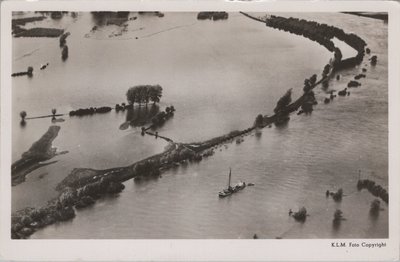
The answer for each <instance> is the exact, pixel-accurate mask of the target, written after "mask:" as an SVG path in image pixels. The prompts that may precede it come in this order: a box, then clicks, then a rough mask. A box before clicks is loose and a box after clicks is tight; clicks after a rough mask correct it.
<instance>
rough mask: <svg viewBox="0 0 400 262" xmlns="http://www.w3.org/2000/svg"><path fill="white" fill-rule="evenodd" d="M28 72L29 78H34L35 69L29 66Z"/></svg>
mask: <svg viewBox="0 0 400 262" xmlns="http://www.w3.org/2000/svg"><path fill="white" fill-rule="evenodd" d="M26 72H27V73H28V76H32V75H33V67H31V66H29V67H28V69H27V70H26Z"/></svg>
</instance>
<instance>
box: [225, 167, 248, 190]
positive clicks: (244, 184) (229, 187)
mask: <svg viewBox="0 0 400 262" xmlns="http://www.w3.org/2000/svg"><path fill="white" fill-rule="evenodd" d="M231 176H232V169H231V168H229V179H228V187H227V188H225V189H223V190H222V191H220V192H219V193H218V195H219V197H226V196H230V195H232V194H233V193H236V192H238V191H239V190H242V189H243V188H245V187H246V183H245V182H239V183H237V184H236V185H234V186H233V187H232V186H231Z"/></svg>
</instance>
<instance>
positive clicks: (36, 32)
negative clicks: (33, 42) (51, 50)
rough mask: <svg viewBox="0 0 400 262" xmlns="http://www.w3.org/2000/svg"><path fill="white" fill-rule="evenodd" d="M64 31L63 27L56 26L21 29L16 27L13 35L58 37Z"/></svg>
mask: <svg viewBox="0 0 400 262" xmlns="http://www.w3.org/2000/svg"><path fill="white" fill-rule="evenodd" d="M63 33H64V30H63V29H57V28H40V27H38V28H31V29H23V28H18V30H16V31H15V34H14V36H15V37H59V36H60V35H62V34H63Z"/></svg>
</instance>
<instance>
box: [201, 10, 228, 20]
mask: <svg viewBox="0 0 400 262" xmlns="http://www.w3.org/2000/svg"><path fill="white" fill-rule="evenodd" d="M228 17H229V15H228V13H227V12H200V13H198V14H197V19H198V20H206V19H210V20H214V21H216V20H226V19H228Z"/></svg>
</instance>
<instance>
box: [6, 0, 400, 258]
mask: <svg viewBox="0 0 400 262" xmlns="http://www.w3.org/2000/svg"><path fill="white" fill-rule="evenodd" d="M39 2H40V1H39ZM42 3H43V2H42ZM392 4H393V3H392ZM30 6H31V7H32V8H29V9H28V8H14V9H12V10H11V9H10V8H8V9H7V11H9V10H11V11H10V15H9V16H7V17H8V18H7V21H6V23H7V26H8V27H11V28H7V31H4V30H3V28H4V27H3V26H4V25H3V22H4V20H5V19H4V17H3V15H2V32H1V34H2V40H4V39H3V37H4V38H5V37H7V38H8V39H9V42H8V44H9V45H10V46H9V47H10V48H7V49H8V51H7V52H9V59H8V60H7V63H8V62H10V63H9V64H8V65H7V64H6V65H7V69H4V68H3V67H2V78H7V81H8V82H7V86H4V82H2V86H1V89H2V110H1V114H2V116H1V120H2V125H1V135H2V144H1V146H2V164H1V168H2V173H1V177H2V188H8V190H9V191H8V192H9V199H8V200H7V202H8V204H7V206H6V207H9V208H7V209H9V210H7V212H6V214H7V216H6V217H5V214H4V212H2V213H3V214H2V220H4V219H5V220H7V222H6V224H7V225H8V226H9V227H8V228H6V229H5V232H2V234H5V235H6V238H7V239H9V240H11V242H12V243H16V244H19V243H24V242H26V241H28V243H30V242H35V241H40V240H52V241H54V240H64V241H68V240H87V241H91V240H107V239H108V240H247V241H246V243H248V244H249V245H251V243H257V241H263V240H269V241H271V242H273V243H282V242H280V241H285V240H297V241H299V242H301V241H306V240H329V242H326V243H327V244H326V248H331V249H333V248H334V247H335V246H336V247H338V248H340V247H342V248H352V244H353V245H359V246H358V247H353V248H354V249H356V248H359V249H360V250H359V251H357V252H360V251H361V249H363V250H382V249H384V248H385V247H387V246H389V244H388V243H389V242H390V241H391V239H397V240H398V232H397V231H398V228H397V226H396V227H393V228H392V224H391V223H393V222H395V221H393V220H392V221H391V211H393V212H394V213H396V215H397V216H398V203H396V204H395V205H392V204H389V203H392V201H398V191H392V187H396V188H397V189H398V178H396V179H393V180H392V178H391V176H392V175H394V173H393V174H392V172H397V173H398V170H397V171H396V170H393V169H392V168H389V167H390V165H391V164H392V163H391V161H394V162H396V161H398V155H397V156H395V158H394V159H391V157H393V156H391V153H390V150H389V149H390V147H391V146H395V144H391V142H390V139H389V138H390V134H391V133H392V132H393V131H392V129H391V128H390V118H389V111H390V110H393V109H392V108H391V107H392V105H391V104H390V103H391V102H392V100H391V97H394V95H393V94H395V95H396V96H397V97H395V99H398V98H399V97H398V92H397V91H396V92H397V93H396V92H395V93H392V91H391V89H390V88H389V86H390V84H389V82H390V81H389V79H390V77H391V75H390V74H389V64H390V63H391V62H390V61H391V59H394V58H396V57H397V58H398V57H399V56H398V52H397V51H396V52H397V53H396V54H394V55H393V56H389V51H388V50H389V46H390V45H392V43H391V42H390V39H391V37H392V36H391V35H390V25H391V24H390V23H391V22H392V21H393V20H392V18H393V17H392V16H391V14H390V12H389V11H388V9H390V8H392V7H391V6H390V5H386V7H385V8H386V9H385V10H386V11H385V10H384V11H379V10H377V11H371V10H368V11H363V9H359V10H361V11H355V10H354V9H350V8H349V11H347V10H345V11H342V10H340V11H335V10H332V11H327V10H324V11H323V12H318V11H315V9H312V8H310V11H307V9H301V8H300V7H299V8H298V11H297V12H296V11H293V9H290V10H289V9H287V10H285V9H282V10H276V9H275V10H271V11H269V9H268V8H267V7H265V8H248V7H246V8H240V6H239V8H234V9H233V10H232V9H231V8H230V7H229V3H227V4H226V6H227V8H226V9H221V8H220V7H221V5H218V6H216V8H215V9H214V11H212V10H213V9H212V7H213V6H212V5H208V6H205V7H208V9H199V7H197V8H194V9H193V10H188V9H187V8H186V9H184V10H179V8H177V9H176V10H171V9H170V8H160V9H155V8H142V9H141V6H140V4H137V6H136V9H133V8H132V6H129V7H127V8H121V9H116V7H115V6H113V5H112V4H111V3H109V8H108V9H107V8H104V9H100V10H99V7H96V4H95V3H91V4H90V5H89V8H88V7H87V6H86V7H85V8H81V9H79V6H78V7H76V3H75V5H74V8H68V7H66V8H65V9H63V5H62V4H61V2H60V3H59V4H58V6H57V8H54V6H53V8H52V6H50V7H49V8H43V5H42V6H35V4H34V3H33V4H31V5H30ZM164 6H165V5H164ZM394 6H396V5H395V4H394ZM153 7H154V5H153ZM40 8H43V9H40ZM2 9H3V8H2ZM242 10H243V11H242ZM2 11H4V10H2ZM397 11H398V10H397ZM397 15H398V12H397ZM396 19H397V18H396ZM397 29H398V25H397ZM4 34H7V36H4ZM4 42H5V41H4ZM4 42H3V43H4ZM393 43H394V42H393ZM5 48H6V47H5V46H4V45H2V54H4V53H5V52H6V51H5V50H4V49H5ZM3 58H4V57H3ZM3 58H2V59H3ZM2 63H3V65H4V64H5V63H4V61H3V62H2ZM395 66H396V65H395ZM397 66H398V63H397ZM6 74H7V75H6ZM396 77H397V79H395V80H396V81H398V74H396ZM397 84H398V82H397ZM392 87H394V86H392ZM392 87H391V88H392ZM5 90H6V91H5ZM6 92H7V95H6V96H7V97H4V93H6ZM6 99H7V100H6ZM389 100H391V102H390V103H389ZM4 101H8V104H7V105H5V104H4ZM392 113H398V110H397V111H390V114H392ZM5 118H6V119H5ZM397 124H398V122H397ZM395 128H398V126H396V127H395ZM397 134H398V133H397ZM7 135H10V136H8V139H7V140H6V139H3V136H7ZM4 141H7V142H4ZM392 141H398V140H392ZM397 145H398V143H397ZM5 155H7V157H5ZM5 159H7V160H5ZM5 163H6V164H7V166H5ZM390 171H391V172H390ZM389 181H390V183H389ZM4 182H5V183H4ZM391 183H397V184H391ZM397 189H396V190H397ZM3 201H5V200H4V199H2V202H3ZM392 209H393V210H392ZM2 223H3V222H2ZM392 229H394V230H397V231H395V232H391V231H390V230H392ZM393 234H394V235H393ZM2 237H4V236H2ZM339 240H340V241H339ZM349 240H352V241H353V242H351V241H349ZM361 240H362V241H361ZM260 243H262V242H260ZM65 245H67V244H65ZM328 245H329V246H328ZM343 245H344V246H343ZM391 248H392V249H391V250H396V248H397V250H398V243H394V246H393V245H392V246H391ZM393 248H394V249H393ZM281 252H283V251H281ZM314 252H317V251H314ZM341 252H342V251H341ZM388 253H391V252H388ZM392 254H393V252H392ZM397 256H398V254H397ZM227 257H228V258H229V259H233V260H234V257H229V256H227ZM394 258H395V257H394ZM265 259H266V260H267V259H268V257H265Z"/></svg>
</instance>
